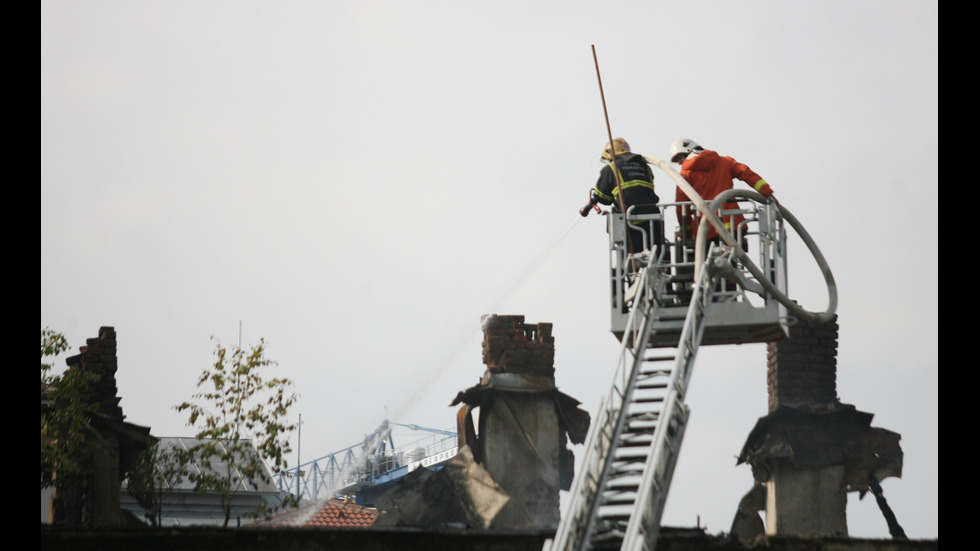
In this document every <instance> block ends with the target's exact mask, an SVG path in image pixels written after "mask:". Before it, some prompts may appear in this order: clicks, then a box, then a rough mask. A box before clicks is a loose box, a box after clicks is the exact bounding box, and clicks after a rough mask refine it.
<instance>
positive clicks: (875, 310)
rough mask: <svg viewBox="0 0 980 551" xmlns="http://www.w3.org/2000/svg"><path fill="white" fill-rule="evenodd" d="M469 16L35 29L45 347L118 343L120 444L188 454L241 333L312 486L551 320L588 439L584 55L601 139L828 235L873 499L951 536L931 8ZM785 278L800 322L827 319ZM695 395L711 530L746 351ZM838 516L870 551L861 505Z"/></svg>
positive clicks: (511, 6)
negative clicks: (881, 470) (721, 185)
mask: <svg viewBox="0 0 980 551" xmlns="http://www.w3.org/2000/svg"><path fill="white" fill-rule="evenodd" d="M473 6H475V4H474V3H466V2H436V1H432V2H427V1H422V2H394V1H358V2H353V1H332V2H314V1H309V2H300V1H293V0H287V1H284V2H275V3H271V2H243V1H206V2H190V1H176V2H175V1H167V2H160V1H148V2H123V1H102V0H93V1H88V2H69V1H51V0H45V1H43V2H42V3H41V325H42V326H50V327H52V328H53V329H56V330H59V331H62V332H64V333H65V335H66V336H67V337H68V339H69V341H70V343H71V345H72V350H73V351H77V349H78V346H80V345H83V344H84V340H85V339H86V338H91V337H95V336H96V335H97V332H98V328H99V327H100V326H102V325H111V326H114V327H115V328H116V330H117V332H118V338H119V362H120V371H119V373H118V375H117V378H118V383H119V391H120V394H121V396H122V404H121V405H122V407H123V409H124V411H125V413H126V414H127V416H128V420H130V421H132V422H134V423H139V424H145V425H149V426H151V427H152V429H153V432H154V434H157V435H160V436H177V435H188V434H190V433H191V432H192V429H191V428H189V427H185V426H184V419H183V418H182V417H180V416H179V415H178V414H177V413H176V412H174V411H172V409H171V407H172V406H173V405H174V404H176V403H178V402H180V401H182V400H185V399H187V398H188V397H189V396H190V395H191V394H192V393H193V392H194V390H195V388H194V382H195V380H196V376H197V374H198V373H199V372H200V370H201V369H203V368H205V367H206V366H208V365H209V364H210V361H211V352H212V350H213V343H212V342H211V336H212V335H213V336H215V337H216V338H217V339H219V340H220V341H221V342H222V343H225V344H236V343H237V342H238V336H239V335H238V331H239V323H241V325H242V328H243V329H242V333H243V341H244V342H245V344H248V343H253V342H255V341H257V340H258V338H259V337H265V339H266V340H267V343H268V352H269V355H270V357H272V358H273V359H274V360H277V361H278V362H279V371H280V373H281V374H282V375H284V376H288V377H290V378H292V379H294V380H295V381H296V383H297V385H298V390H299V392H300V393H301V399H300V402H299V405H298V407H297V408H296V412H297V413H302V415H303V421H304V427H303V433H302V434H303V442H302V451H303V460H304V461H305V460H308V459H312V458H314V457H316V456H320V455H324V454H326V453H329V452H331V451H334V450H336V449H339V448H342V447H345V446H347V445H350V444H353V443H356V442H358V441H359V440H360V439H361V438H362V436H363V435H364V434H366V433H369V432H371V431H372V430H374V428H375V427H376V426H377V425H378V424H379V423H380V422H381V420H382V419H383V418H384V416H385V408H387V410H388V414H389V416H390V417H391V418H392V419H393V420H396V421H402V422H406V423H418V424H420V425H424V426H431V427H440V428H445V427H450V426H452V425H453V424H454V413H455V412H454V411H453V410H451V409H449V408H448V407H447V405H448V404H449V402H450V401H451V399H452V398H453V396H455V393H456V392H457V391H458V390H460V389H463V388H465V387H468V386H470V385H472V384H474V383H476V381H477V379H478V378H479V376H480V375H481V374H482V372H483V369H484V367H483V365H482V364H481V361H480V316H482V315H483V314H486V313H490V312H497V313H501V314H524V315H525V316H526V317H527V320H528V321H529V322H532V323H537V322H552V323H554V333H555V337H556V349H557V350H556V368H557V378H558V385H559V387H560V388H561V389H562V390H563V391H564V392H566V393H568V394H570V395H572V396H574V397H576V398H578V399H579V400H581V401H582V402H583V404H584V407H585V408H586V409H588V410H590V411H591V410H592V409H593V407H594V406H595V403H596V400H597V399H598V397H599V395H600V393H601V392H602V391H603V390H604V389H605V388H606V387H607V385H608V382H609V381H608V380H609V377H610V376H611V373H612V369H613V366H614V362H615V360H616V354H617V350H618V343H617V342H616V340H615V338H614V337H613V336H612V335H611V334H610V333H609V330H608V310H607V302H606V297H607V293H608V289H607V286H606V273H607V268H608V267H607V262H608V261H607V255H606V247H607V243H606V234H605V231H604V225H603V223H602V220H601V219H600V218H599V217H595V216H593V217H590V218H587V219H584V220H579V219H578V214H577V209H578V208H579V207H580V206H581V205H582V204H584V202H585V200H586V198H587V195H586V194H587V190H588V188H589V187H591V186H592V185H593V184H594V183H595V179H596V177H597V176H598V171H599V168H600V164H599V163H598V157H599V153H600V151H601V148H602V146H603V144H604V143H605V141H606V127H605V122H604V119H603V113H602V105H601V103H600V97H599V91H598V86H597V83H596V77H595V70H594V66H593V60H592V54H591V50H590V45H592V44H594V45H595V47H596V51H597V54H598V59H599V64H600V68H601V70H602V79H603V85H604V87H605V95H606V101H607V104H608V107H609V116H610V124H611V127H612V132H613V134H615V135H617V136H623V137H625V138H626V139H627V140H628V141H629V142H630V144H631V145H632V146H633V149H634V150H636V151H639V152H641V153H651V154H654V155H658V156H661V157H663V156H666V152H667V147H668V146H669V145H670V143H671V142H672V141H673V140H675V139H677V138H679V137H690V138H693V139H695V140H697V141H699V142H700V143H701V144H702V145H704V146H705V147H708V148H710V149H716V150H718V151H719V152H720V153H722V154H724V155H732V156H734V157H736V158H737V159H739V160H740V161H742V162H745V163H747V164H748V165H749V166H751V167H752V168H753V169H754V170H756V171H757V172H759V173H760V174H761V175H762V176H763V177H764V178H766V180H768V181H769V182H770V183H771V185H772V187H773V189H774V190H775V193H776V195H777V197H779V199H780V200H781V202H782V203H783V204H784V205H786V206H787V207H788V208H789V209H790V210H792V211H793V213H794V214H795V215H796V216H797V217H798V218H799V219H800V220H801V221H802V222H803V224H804V225H805V226H806V228H807V229H808V230H809V231H810V233H811V234H812V235H813V237H814V239H815V240H816V241H817V243H818V245H819V246H820V248H821V250H822V251H823V253H824V255H825V256H826V258H827V259H828V261H829V262H830V265H831V267H832V269H833V270H834V276H835V278H836V281H837V284H838V288H839V293H840V306H839V309H838V312H839V314H840V326H841V330H840V353H839V356H838V367H839V374H838V394H839V395H840V398H841V399H842V401H844V402H846V403H850V404H854V405H856V406H857V407H858V409H861V410H863V411H869V412H872V413H875V414H876V416H875V423H874V424H875V425H876V426H881V427H884V428H887V429H890V430H893V431H896V432H899V433H901V434H902V436H903V439H902V445H903V448H904V450H905V454H906V455H905V471H904V476H903V478H902V479H888V480H887V481H886V482H885V483H884V484H883V486H884V489H885V495H886V497H887V498H888V500H889V503H890V504H891V505H892V507H893V508H894V509H895V512H896V515H897V516H898V519H899V521H900V522H901V523H902V524H903V526H904V527H905V530H906V532H907V533H908V534H909V535H910V536H911V537H937V536H938V531H939V529H938V495H939V493H938V456H939V452H938V344H939V337H938V309H937V299H938V291H937V289H936V285H937V283H938V282H937V279H938V278H937V275H938V274H937V273H936V272H935V271H934V270H931V269H927V268H924V267H923V266H924V264H923V263H922V259H924V258H933V257H935V254H936V248H937V246H938V216H937V214H938V209H937V191H936V190H937V186H938V171H937V168H936V163H935V160H934V158H933V152H934V151H936V143H937V140H938V5H937V3H936V2H927V1H918V0H898V1H858V2H854V1H846V2H845V1H829V2H807V3H802V2H777V1H748V2H723V1H705V2H696V3H677V2H669V3H668V2H656V1H654V2H650V1H646V2H621V3H618V4H615V5H614V4H608V5H605V6H604V5H602V4H596V3H591V2H590V3H587V2H512V1H501V2H495V3H493V5H492V7H479V8H478V7H473ZM657 186H658V188H657V190H658V193H659V194H660V197H661V198H662V199H664V200H672V198H673V195H674V186H673V184H672V183H671V182H670V181H669V179H668V178H667V177H665V176H664V175H662V174H659V173H658V178H657ZM566 230H569V231H568V233H567V235H566V237H565V238H564V239H563V240H562V241H561V242H560V243H558V244H557V245H556V246H555V247H554V248H553V249H550V247H551V246H552V245H553V244H554V243H555V241H556V239H558V237H559V236H561V235H563V234H564V232H566ZM546 251H550V254H548V255H547V256H546V257H544V259H543V260H541V259H542V255H543V254H544V253H545V252H546ZM793 251H794V252H793V253H791V254H794V253H795V255H794V256H792V257H791V263H790V270H791V273H790V291H791V293H790V294H791V296H793V298H795V299H797V300H799V302H801V303H802V304H803V305H804V306H807V307H810V308H811V309H822V308H823V307H824V305H825V304H826V291H825V290H824V288H823V284H822V280H821V279H820V277H819V274H817V272H816V270H815V268H813V264H812V261H810V260H809V259H808V258H807V256H806V254H805V251H804V249H803V247H802V246H801V245H800V243H799V241H796V242H795V249H793ZM539 261H540V262H539ZM532 266H535V267H536V269H535V270H534V271H533V272H531V273H528V270H529V268H530V267H532ZM518 283H519V284H518ZM689 399H690V405H691V408H692V417H691V424H690V426H689V429H688V433H687V437H686V439H685V443H684V449H683V451H682V453H681V458H680V464H679V466H678V468H677V472H676V477H675V481H674V484H673V486H672V491H671V496H670V498H669V499H668V502H667V510H666V514H665V518H664V522H665V523H668V524H674V525H693V524H694V523H695V522H696V521H697V518H698V516H700V521H701V524H702V525H705V524H706V525H707V526H708V528H709V530H710V531H712V532H714V531H721V530H728V528H729V525H730V523H731V519H732V515H733V514H734V511H735V507H736V505H737V502H738V499H739V497H741V495H742V494H743V493H744V492H745V491H746V490H747V489H748V488H749V485H750V483H751V474H750V473H749V470H748V468H747V467H745V466H741V467H739V468H736V467H735V466H734V465H735V461H734V456H735V455H736V454H737V453H738V451H739V449H740V448H741V445H742V443H743V442H744V439H745V437H746V436H747V434H748V432H749V430H750V429H751V428H752V426H753V425H754V423H755V420H756V419H757V418H758V417H761V416H763V415H765V414H766V390H765V352H764V346H762V345H751V346H742V347H732V346H729V347H723V348H713V349H706V350H703V351H702V353H701V354H700V355H699V359H698V363H697V367H696V368H695V373H694V378H693V382H692V389H691V392H690V395H689ZM578 451H579V449H576V452H578ZM292 463H294V461H292V460H291V464H292ZM848 510H849V525H850V530H851V533H852V534H853V535H858V536H874V537H887V528H886V526H885V522H884V520H883V519H882V518H881V515H880V513H879V512H878V510H877V507H876V506H875V505H874V501H873V500H872V499H871V498H865V499H864V500H863V501H858V499H857V496H851V497H850V501H849V508H848Z"/></svg>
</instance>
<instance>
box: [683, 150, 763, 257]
mask: <svg viewBox="0 0 980 551" xmlns="http://www.w3.org/2000/svg"><path fill="white" fill-rule="evenodd" d="M670 160H671V162H673V163H677V164H680V165H681V176H683V177H684V179H685V180H687V182H688V183H689V184H691V187H693V188H694V191H697V192H698V194H699V195H701V198H702V199H704V200H705V202H711V200H712V199H714V198H715V197H717V196H718V195H719V194H720V193H722V192H723V191H726V190H729V189H732V187H733V179H735V178H738V179H739V180H741V181H743V182H745V183H746V184H748V185H749V187H751V188H752V189H754V190H756V191H758V192H759V193H761V194H762V195H763V196H765V197H772V188H770V187H769V184H768V183H766V181H765V180H763V179H762V176H759V175H758V174H756V173H755V172H753V171H752V169H751V168H749V167H748V166H747V165H745V164H743V163H740V162H738V161H736V160H735V159H733V158H731V157H723V156H721V155H719V154H718V153H717V152H716V151H711V150H707V149H704V148H703V147H701V146H700V145H698V144H697V143H696V142H695V141H694V140H689V139H687V138H681V139H679V140H677V141H676V142H674V143H673V144H672V145H671V146H670ZM676 197H677V198H676V200H677V201H690V198H688V196H687V194H685V193H684V192H683V191H682V190H681V188H680V187H678V188H677V196H676ZM773 200H775V198H773ZM738 208H739V207H738V203H737V202H735V201H732V202H728V203H725V204H724V205H723V206H722V209H724V210H729V209H738ZM693 214H694V213H692V212H691V211H690V210H688V211H685V212H682V209H677V218H678V222H679V223H680V226H681V228H682V231H683V232H684V235H685V236H686V237H688V238H691V239H693V238H694V236H696V235H697V229H698V226H697V224H698V223H699V221H700V220H699V217H696V216H693ZM744 219H745V218H744V217H743V216H742V215H741V214H736V215H734V216H724V217H722V222H723V223H724V224H725V228H726V229H728V230H729V231H730V232H735V231H736V230H737V228H738V224H740V223H741V222H742V220H744ZM733 235H734V233H733ZM706 237H707V239H709V240H710V239H713V240H715V241H718V232H717V231H715V228H714V227H713V226H710V225H709V226H708V234H707V236H706Z"/></svg>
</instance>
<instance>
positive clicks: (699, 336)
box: [544, 155, 837, 551]
mask: <svg viewBox="0 0 980 551" xmlns="http://www.w3.org/2000/svg"><path fill="white" fill-rule="evenodd" d="M645 158H646V160H647V162H648V163H649V164H651V165H653V166H657V167H658V168H660V169H661V170H663V171H664V172H665V173H666V174H667V175H668V176H670V177H671V178H672V179H673V180H674V182H675V183H676V184H677V186H678V187H680V188H681V189H682V190H683V191H684V192H685V193H686V194H687V196H688V197H689V198H691V199H692V201H691V202H689V203H662V204H660V205H659V209H658V210H659V213H655V214H642V215H640V214H633V213H632V209H630V210H627V212H625V213H609V214H608V215H607V218H606V220H607V231H608V232H609V239H610V264H611V289H612V293H611V299H612V300H611V313H612V316H611V328H612V332H613V334H615V335H616V336H617V337H618V338H619V339H620V342H621V346H620V353H619V358H618V361H617V366H616V370H615V374H614V376H613V381H612V384H611V386H610V388H609V390H608V392H607V393H606V394H605V395H604V396H603V397H602V398H601V399H600V402H599V406H598V408H597V413H596V415H595V416H594V417H593V419H592V425H591V427H590V429H589V434H588V436H587V438H586V441H585V443H584V446H585V449H584V456H583V458H582V463H581V466H580V467H579V468H578V469H577V471H578V472H577V474H576V477H575V479H574V481H573V484H572V487H571V490H570V494H569V501H568V503H567V507H566V510H565V512H564V515H563V517H562V519H561V522H560V524H559V526H558V529H557V530H556V533H555V536H554V538H553V539H551V540H548V541H547V542H546V543H545V546H544V549H545V551H565V550H588V549H629V550H641V549H643V550H653V549H654V548H655V546H656V542H657V537H658V535H659V531H660V519H661V517H662V515H663V510H664V505H665V503H666V500H667V494H668V491H669V489H670V483H671V479H672V477H673V473H674V467H675V465H676V463H677V457H678V454H679V452H680V446H681V442H682V440H683V438H684V431H685V429H686V427H687V420H688V415H689V409H688V406H687V405H686V404H685V403H684V397H685V395H686V393H687V389H688V385H689V384H690V380H691V373H692V371H693V367H694V360H695V357H696V356H697V352H698V348H699V346H700V345H702V344H708V345H720V344H739V343H750V342H769V341H774V340H779V339H781V338H784V337H786V336H788V327H789V325H790V324H791V323H792V322H793V320H794V318H799V319H806V320H809V321H815V322H822V321H827V320H830V319H832V318H833V315H834V311H835V310H836V307H837V291H836V286H835V284H834V281H833V276H832V275H831V272H830V270H829V268H828V267H827V263H826V261H825V260H824V258H823V256H822V254H821V253H820V251H819V249H818V248H817V247H816V245H815V244H814V243H813V240H812V239H811V238H810V236H809V234H807V232H806V231H805V230H804V228H803V227H802V226H801V225H800V224H799V222H798V221H797V220H796V218H795V217H793V215H792V214H791V213H790V212H789V211H788V210H787V209H786V208H785V207H783V206H782V205H780V204H779V203H777V202H775V201H774V200H771V199H767V198H765V197H763V196H762V195H761V194H759V193H757V192H755V191H751V190H738V189H733V190H729V191H726V192H724V193H722V194H720V195H719V196H718V197H716V198H715V199H714V200H713V201H711V202H710V203H707V202H705V201H704V200H703V199H701V198H700V197H699V196H698V194H697V193H696V192H695V191H694V189H693V188H692V187H691V186H690V184H689V183H688V182H687V181H686V180H685V179H684V178H683V177H682V176H680V175H679V174H678V173H677V172H676V171H674V170H673V168H672V167H671V166H670V164H669V163H666V162H664V161H662V160H660V159H658V158H657V157H654V156H652V155H647V156H645ZM735 199H738V200H739V209H737V210H727V209H724V208H723V207H722V206H723V204H724V203H726V202H730V201H732V200H735ZM676 209H682V210H683V209H692V210H694V209H696V210H697V211H699V212H700V215H701V223H700V227H699V228H698V234H697V236H696V238H695V239H694V240H693V241H694V245H693V247H691V246H690V245H691V243H690V241H691V240H690V239H689V238H687V237H686V236H684V235H683V234H682V233H681V232H680V229H678V232H677V233H675V238H674V240H673V241H670V240H665V243H663V244H662V245H660V244H655V243H651V239H650V236H652V235H653V232H652V229H651V226H650V224H657V223H662V222H663V218H664V213H665V212H671V211H673V210H676ZM737 214H740V215H742V217H741V218H744V221H743V222H742V223H741V224H738V225H737V227H733V228H732V231H728V230H727V229H726V228H725V225H724V223H723V220H728V221H732V220H734V219H735V218H734V217H735V215H737ZM627 224H630V227H633V228H637V227H638V228H641V229H642V228H644V227H645V228H647V230H646V231H644V234H645V235H644V248H643V249H644V250H643V251H639V252H634V251H630V250H629V235H628V233H629V230H628V229H627ZM637 224H639V225H637ZM708 224H711V225H712V226H713V227H714V228H715V229H716V230H717V232H718V234H719V235H720V236H721V238H722V240H723V242H724V244H723V245H721V246H717V245H716V244H715V245H712V246H710V247H708V246H707V245H706V239H705V237H704V236H705V235H706V231H707V227H708V226H707V225H708ZM787 225H788V226H790V227H792V228H793V229H794V230H796V233H797V234H798V235H799V237H800V238H802V240H803V241H804V243H805V244H806V245H807V247H808V248H809V249H810V252H811V254H812V255H813V256H814V258H815V259H816V261H817V264H818V265H819V267H820V269H821V271H822V273H823V276H824V278H825V281H826V283H827V287H828V291H829V299H830V300H829V305H828V308H827V309H826V310H825V311H824V312H821V313H814V312H810V311H807V310H805V309H803V308H802V307H801V306H799V305H798V304H796V303H795V302H793V301H792V300H790V299H789V298H788V297H787V295H786V289H787V278H786V236H787V229H788V228H787ZM747 243H750V245H749V246H748V247H747V248H748V250H751V251H753V254H754V255H757V257H758V263H756V262H755V261H753V260H752V258H751V257H750V256H749V255H748V253H747V252H746V247H744V246H743V245H745V244H747ZM705 249H707V250H705ZM733 282H734V283H733Z"/></svg>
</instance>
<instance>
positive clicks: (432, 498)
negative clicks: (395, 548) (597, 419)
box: [375, 315, 589, 529]
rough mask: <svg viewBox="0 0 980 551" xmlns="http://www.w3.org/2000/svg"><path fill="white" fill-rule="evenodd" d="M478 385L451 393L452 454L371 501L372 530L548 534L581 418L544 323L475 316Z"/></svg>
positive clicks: (584, 428)
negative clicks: (455, 449)
mask: <svg viewBox="0 0 980 551" xmlns="http://www.w3.org/2000/svg"><path fill="white" fill-rule="evenodd" d="M482 321H483V362H484V364H485V365H486V371H485V372H484V374H483V377H482V378H481V379H480V382H479V384H477V385H475V386H473V387H471V388H468V389H466V390H463V391H461V392H459V394H458V395H457V396H456V398H455V399H454V400H453V401H452V403H451V404H450V406H451V407H455V406H459V410H458V413H457V427H458V430H457V432H458V435H459V453H458V454H457V456H456V457H455V458H453V459H452V460H451V461H450V462H449V463H448V464H447V465H446V466H445V467H444V468H443V469H441V470H439V471H436V472H433V471H429V470H427V469H418V470H416V471H414V472H413V473H411V474H409V475H408V476H406V477H405V478H404V480H403V482H402V483H401V484H399V485H397V486H396V487H394V488H392V489H391V490H389V491H388V492H387V493H385V494H383V495H381V496H379V497H378V498H377V500H376V505H377V507H378V508H379V509H380V510H381V511H383V514H382V515H381V516H380V517H379V519H378V521H377V522H376V523H375V524H376V525H378V526H421V527H434V526H440V525H457V526H468V527H474V528H490V529H496V528H509V529H514V528H535V529H542V528H543V529H554V527H555V526H557V525H558V521H559V491H560V490H563V489H565V490H567V489H568V488H569V486H570V484H571V481H572V478H573V476H574V461H575V458H574V456H573V454H572V452H571V450H570V449H569V447H568V446H569V443H571V444H580V443H582V442H583V441H584V439H585V436H586V433H587V432H588V427H589V414H588V413H587V412H585V411H584V410H582V409H581V408H579V402H578V401H577V400H575V399H574V398H571V397H570V396H568V395H566V394H563V393H562V392H560V391H559V390H558V388H557V386H556V384H555V367H554V357H555V340H554V336H553V335H552V326H551V324H550V323H538V324H529V323H525V320H524V316H518V315H515V316H498V315H489V316H484V318H483V320H482Z"/></svg>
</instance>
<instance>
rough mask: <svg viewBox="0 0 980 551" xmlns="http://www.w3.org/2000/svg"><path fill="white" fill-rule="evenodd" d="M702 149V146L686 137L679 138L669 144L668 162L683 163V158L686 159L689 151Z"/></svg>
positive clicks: (694, 151) (698, 151)
mask: <svg viewBox="0 0 980 551" xmlns="http://www.w3.org/2000/svg"><path fill="white" fill-rule="evenodd" d="M702 151H704V148H703V147H701V146H700V145H698V143H697V142H696V141H694V140H691V139H688V138H681V139H679V140H677V141H676V142H674V143H672V144H670V153H669V155H670V162H672V163H683V162H684V159H686V158H687V156H688V155H690V154H691V153H700V152H702Z"/></svg>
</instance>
